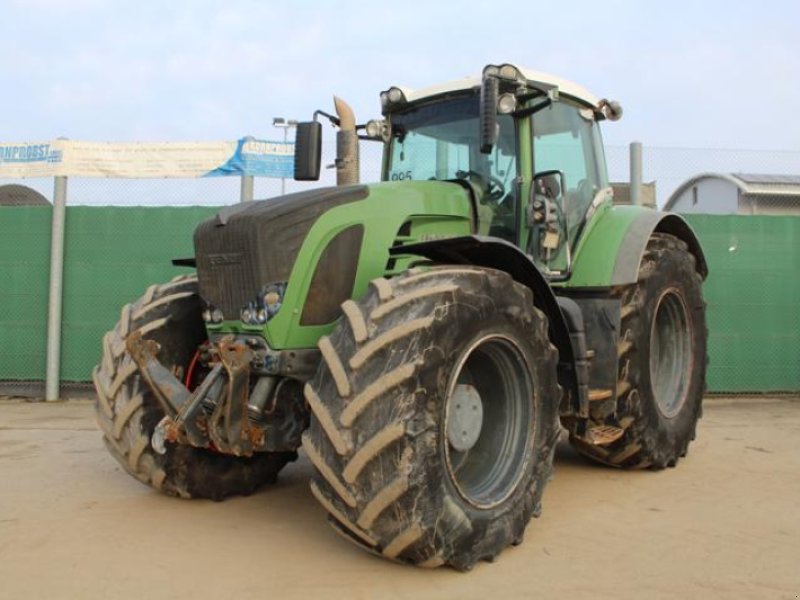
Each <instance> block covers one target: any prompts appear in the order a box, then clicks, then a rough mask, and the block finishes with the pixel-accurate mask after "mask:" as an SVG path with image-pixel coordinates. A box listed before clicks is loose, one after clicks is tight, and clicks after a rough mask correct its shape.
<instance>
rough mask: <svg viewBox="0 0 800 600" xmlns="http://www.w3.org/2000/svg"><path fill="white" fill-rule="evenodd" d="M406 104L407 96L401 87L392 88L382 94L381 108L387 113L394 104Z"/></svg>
mask: <svg viewBox="0 0 800 600" xmlns="http://www.w3.org/2000/svg"><path fill="white" fill-rule="evenodd" d="M405 102H406V95H405V94H404V93H403V90H401V89H400V88H399V87H390V88H389V89H388V90H386V91H384V92H381V108H382V109H383V111H384V112H385V111H386V109H387V108H389V107H390V106H391V105H392V104H401V103H405Z"/></svg>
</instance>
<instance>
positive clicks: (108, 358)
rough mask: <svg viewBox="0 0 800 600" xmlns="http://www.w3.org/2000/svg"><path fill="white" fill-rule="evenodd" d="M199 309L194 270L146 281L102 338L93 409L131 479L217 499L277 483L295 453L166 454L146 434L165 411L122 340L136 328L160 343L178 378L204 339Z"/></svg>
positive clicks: (172, 449)
mask: <svg viewBox="0 0 800 600" xmlns="http://www.w3.org/2000/svg"><path fill="white" fill-rule="evenodd" d="M200 311H201V303H200V299H199V297H198V295H197V279H196V278H195V277H193V276H192V277H179V278H176V279H174V280H173V281H171V282H170V283H167V284H164V285H153V286H150V287H149V288H148V289H147V291H146V292H145V295H144V296H143V297H142V298H140V299H139V300H138V301H136V302H134V303H133V304H127V305H126V306H125V307H124V308H123V309H122V315H121V318H120V321H119V322H118V323H117V325H116V327H114V329H112V330H111V331H109V332H108V333H107V334H106V335H105V337H104V338H103V354H102V360H101V363H100V364H99V365H98V366H97V367H95V369H94V373H93V379H94V385H95V389H96V391H97V403H96V405H95V412H96V417H97V423H98V424H99V426H100V429H101V430H102V431H103V440H104V442H105V444H106V446H107V447H108V450H109V452H111V455H112V456H113V457H114V458H116V459H117V461H118V462H119V463H120V464H121V465H122V466H123V468H124V469H125V470H126V471H127V472H128V473H130V474H131V475H133V476H134V477H135V478H136V479H138V480H139V481H141V482H142V483H144V484H146V485H149V486H151V487H153V488H155V489H156V490H159V491H161V492H163V493H165V494H168V495H170V496H181V497H183V498H210V499H212V500H222V499H223V498H225V497H226V496H231V495H247V494H251V493H253V492H254V491H255V490H257V489H258V488H259V487H261V486H262V485H263V484H265V483H271V482H274V481H275V479H276V477H277V475H278V471H280V469H281V468H282V467H283V466H284V465H285V464H286V463H287V462H288V461H290V460H294V458H295V457H296V454H295V453H293V452H291V453H269V454H257V455H255V456H253V457H252V458H238V457H233V456H226V455H223V454H219V453H215V452H210V451H207V450H202V449H199V448H193V447H190V446H183V445H174V444H167V452H166V453H165V454H163V455H161V454H157V453H156V452H155V451H154V450H153V448H152V446H151V445H150V438H151V436H152V434H153V430H154V429H155V427H156V425H157V424H158V422H159V421H160V420H161V419H162V417H163V416H164V413H163V412H162V410H161V407H160V405H159V403H158V401H157V400H156V398H155V396H154V395H153V394H152V392H151V391H150V388H149V387H148V386H147V384H146V383H145V381H144V380H143V378H142V377H141V376H140V374H139V370H138V368H137V366H136V363H135V362H134V361H133V359H132V358H131V356H130V355H129V354H128V351H127V349H126V347H125V338H126V337H127V336H128V335H129V334H130V333H131V332H133V331H136V330H139V331H140V332H142V334H143V337H144V338H146V339H152V340H155V341H156V342H158V343H159V344H160V345H161V350H160V352H159V356H158V358H159V360H160V361H161V362H162V364H164V365H165V366H166V367H167V368H169V369H171V370H172V371H173V372H174V373H175V374H176V375H177V376H178V377H181V378H182V377H183V371H184V369H185V368H186V366H187V365H188V364H189V362H190V360H191V358H192V356H193V355H194V352H195V350H196V348H197V346H198V345H199V344H200V343H201V342H202V341H203V340H204V339H205V330H204V327H203V322H202V320H201V317H200Z"/></svg>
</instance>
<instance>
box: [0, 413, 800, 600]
mask: <svg viewBox="0 0 800 600" xmlns="http://www.w3.org/2000/svg"><path fill="white" fill-rule="evenodd" d="M799 445H800V399H796V398H795V399H790V398H779V399H733V400H721V399H713V400H710V401H708V402H707V403H706V414H705V418H704V419H703V421H702V422H701V426H700V430H699V436H698V439H697V441H696V442H695V443H694V445H693V446H692V447H691V451H690V453H689V456H688V457H687V458H686V459H685V460H683V461H682V462H681V463H680V464H679V465H678V468H677V469H669V470H666V471H662V472H649V471H647V472H630V473H628V472H621V471H616V470H612V469H607V468H602V467H596V466H594V465H591V464H589V463H587V462H584V461H583V460H582V459H580V458H579V457H577V456H576V455H575V454H574V453H573V452H572V451H571V450H570V449H569V447H568V446H567V445H565V444H562V445H561V446H560V447H559V450H558V453H557V456H556V478H555V479H554V480H553V481H552V482H551V484H550V486H549V487H548V489H547V491H546V493H545V497H544V513H543V515H542V517H541V518H540V519H538V520H535V521H534V522H532V524H531V525H530V526H529V528H528V531H527V535H526V540H525V542H524V543H523V544H522V545H521V546H519V547H516V548H510V549H508V550H507V551H506V552H504V553H503V554H502V555H501V556H500V558H499V560H498V561H497V562H495V563H494V564H487V563H480V564H479V565H478V566H477V567H476V568H475V569H474V570H473V571H472V572H471V573H468V574H461V573H457V572H455V571H452V570H448V569H437V570H435V571H426V570H422V569H414V568H411V567H405V566H401V565H395V564H393V563H389V562H387V561H384V560H381V559H378V558H374V557H372V556H370V555H368V554H366V553H364V552H362V551H360V550H358V549H357V548H355V547H353V546H351V545H350V544H348V543H346V542H345V541H344V540H342V539H341V538H340V537H339V536H337V535H336V534H335V533H334V531H333V530H332V529H331V528H330V527H328V526H327V524H326V522H325V518H324V516H323V512H322V509H321V508H319V507H318V506H317V504H316V503H315V501H314V499H313V498H312V497H311V494H310V492H309V491H308V487H307V481H308V478H309V474H310V466H309V463H308V462H307V461H306V460H305V459H302V458H301V460H300V461H298V462H297V463H294V464H292V465H290V466H289V467H287V468H286V470H285V471H284V472H283V473H282V476H281V480H280V482H279V483H278V484H277V485H276V486H273V487H271V488H268V489H266V490H264V491H263V492H261V493H259V494H257V495H255V496H251V497H249V498H238V499H233V500H228V501H226V502H223V503H219V504H215V503H212V502H207V501H185V500H177V499H172V498H167V497H163V496H160V495H159V494H157V493H155V492H152V491H151V490H150V489H149V488H146V487H144V486H142V485H141V484H139V483H138V482H136V481H135V480H133V479H132V478H131V477H129V476H128V475H126V474H124V473H123V472H122V470H121V469H120V467H118V466H117V464H116V462H115V461H114V460H113V459H112V458H111V456H110V455H108V454H107V453H106V451H105V448H104V446H103V445H102V443H101V439H100V435H99V433H98V431H97V430H96V428H95V425H94V420H93V409H92V406H91V404H89V403H88V402H80V401H78V402H68V403H56V404H41V403H22V402H15V401H10V400H5V401H0V598H3V599H6V598H9V599H15V600H17V599H23V598H25V599H29V598H75V599H92V598H104V599H113V598H137V599H140V598H141V599H148V600H150V599H153V598H176V599H180V598H212V599H217V598H219V599H223V598H224V599H228V598H237V599H238V598H415V599H418V598H457V599H459V600H465V599H469V598H481V599H486V598H533V597H537V598H555V597H557V596H558V597H560V598H569V599H576V598H637V599H638V598H668V597H669V598H726V599H731V598H777V599H791V600H795V599H797V598H800V448H799V447H798V446H799Z"/></svg>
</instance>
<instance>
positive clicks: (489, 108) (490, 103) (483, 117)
mask: <svg viewBox="0 0 800 600" xmlns="http://www.w3.org/2000/svg"><path fill="white" fill-rule="evenodd" d="M499 90H500V82H499V81H498V80H497V78H496V77H487V76H484V78H483V81H482V82H481V100H480V109H479V110H480V130H481V131H480V135H481V140H480V142H481V153H482V154H490V153H491V151H492V148H494V145H495V144H496V143H497V94H498V92H499Z"/></svg>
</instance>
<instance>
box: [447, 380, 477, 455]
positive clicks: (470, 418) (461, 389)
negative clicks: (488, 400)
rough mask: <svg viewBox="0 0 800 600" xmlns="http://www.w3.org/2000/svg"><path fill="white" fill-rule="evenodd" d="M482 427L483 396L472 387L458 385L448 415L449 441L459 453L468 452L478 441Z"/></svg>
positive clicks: (451, 398)
mask: <svg viewBox="0 0 800 600" xmlns="http://www.w3.org/2000/svg"><path fill="white" fill-rule="evenodd" d="M482 426H483V403H482V402H481V395H480V394H479V393H478V390H477V389H476V388H475V387H474V386H472V385H467V384H463V383H459V384H457V385H456V387H455V389H454V390H453V394H452V396H451V397H450V407H449V410H448V413H447V441H448V442H449V443H450V445H451V446H452V447H453V448H455V449H456V450H458V451H459V452H466V451H467V450H469V449H470V448H472V447H473V446H474V445H475V442H477V441H478V438H479V437H480V435H481V427H482Z"/></svg>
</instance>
